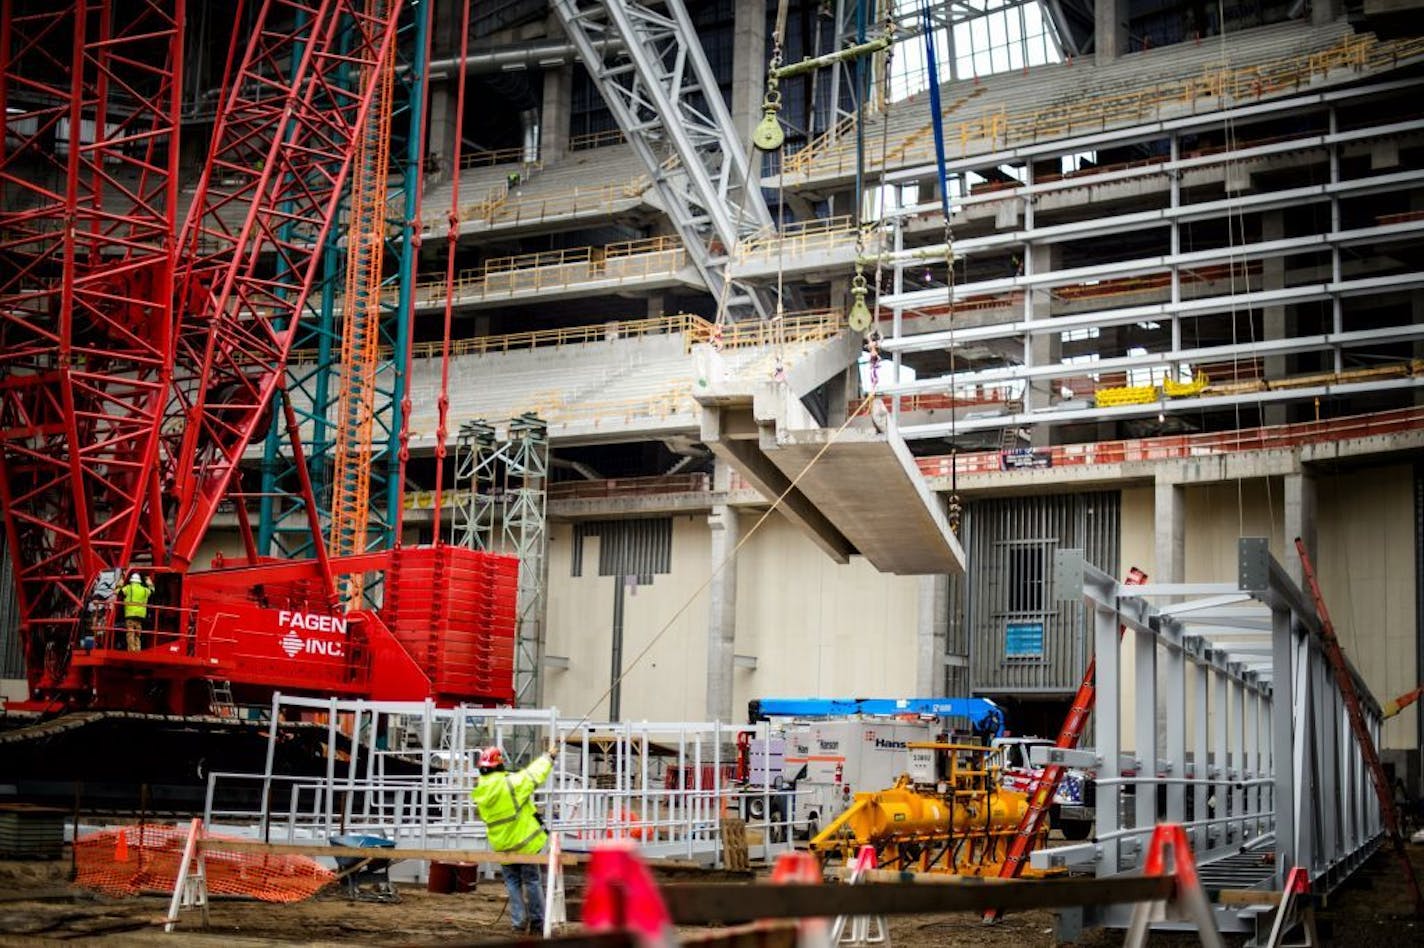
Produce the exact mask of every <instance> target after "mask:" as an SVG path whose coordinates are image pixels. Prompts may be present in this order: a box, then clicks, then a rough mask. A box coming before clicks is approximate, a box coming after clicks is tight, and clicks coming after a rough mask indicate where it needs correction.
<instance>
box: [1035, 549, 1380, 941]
mask: <svg viewBox="0 0 1424 948" xmlns="http://www.w3.org/2000/svg"><path fill="white" fill-rule="evenodd" d="M1239 544H1240V549H1239V556H1238V564H1239V575H1238V577H1237V581H1236V582H1234V583H1192V584H1186V583H1178V584H1149V585H1146V586H1132V587H1127V586H1125V585H1123V584H1120V583H1118V582H1117V581H1116V580H1114V579H1113V578H1112V577H1111V576H1109V575H1107V574H1106V573H1103V572H1101V571H1099V570H1097V569H1096V568H1094V567H1092V566H1090V565H1087V564H1085V563H1084V561H1083V559H1082V555H1081V554H1080V553H1077V552H1076V551H1064V552H1062V553H1060V554H1059V556H1058V558H1057V560H1056V561H1055V564H1054V585H1055V589H1056V590H1057V591H1058V594H1059V595H1060V596H1061V597H1063V598H1076V594H1078V593H1079V591H1081V596H1082V601H1083V602H1084V604H1085V605H1086V606H1087V608H1088V610H1089V612H1090V614H1091V616H1092V622H1093V628H1094V643H1095V647H1096V653H1097V706H1096V708H1095V710H1094V715H1093V721H1094V731H1095V733H1096V741H1097V746H1096V747H1095V748H1094V749H1091V750H1084V751H1056V750H1054V751H1051V753H1056V754H1057V755H1058V758H1057V760H1058V762H1062V763H1067V764H1069V765H1079V766H1091V767H1094V768H1096V770H1097V774H1098V778H1097V828H1096V832H1095V834H1094V841H1093V842H1091V843H1084V844H1081V845H1069V846H1065V847H1061V848H1058V849H1051V850H1044V851H1040V852H1036V853H1034V854H1033V856H1032V862H1033V864H1034V865H1035V866H1038V867H1041V868H1047V867H1056V866H1065V865H1086V864H1091V865H1092V866H1093V867H1094V872H1095V873H1096V874H1097V875H1098V876H1100V877H1103V876H1117V875H1119V874H1130V873H1132V872H1133V871H1135V870H1137V869H1138V868H1139V867H1140V862H1141V856H1142V851H1143V848H1144V844H1145V842H1146V839H1147V837H1148V836H1149V835H1150V834H1151V832H1152V829H1153V827H1154V826H1155V824H1157V823H1159V822H1162V821H1167V822H1177V823H1182V824H1183V825H1184V826H1185V827H1187V829H1188V832H1189V834H1190V836H1191V842H1192V848H1193V850H1194V851H1195V853H1196V857H1197V863H1198V866H1199V867H1200V873H1201V876H1202V879H1203V882H1204V883H1205V884H1206V885H1207V886H1208V888H1214V889H1218V890H1221V889H1232V890H1236V889H1258V890H1275V891H1279V890H1281V889H1282V888H1283V887H1284V885H1285V881H1286V875H1287V874H1288V873H1289V872H1290V870H1291V869H1292V868H1293V867H1296V866H1299V867H1302V868H1304V869H1305V870H1306V871H1307V872H1308V874H1309V876H1310V882H1311V891H1312V892H1314V893H1324V892H1329V891H1330V890H1331V889H1332V888H1334V887H1335V886H1336V885H1338V884H1339V883H1340V882H1341V881H1343V880H1344V879H1345V878H1346V877H1347V876H1348V875H1349V874H1350V873H1351V872H1353V871H1354V870H1355V869H1356V868H1358V867H1359V866H1360V865H1361V864H1362V863H1363V862H1364V860H1365V859H1366V858H1368V856H1369V855H1370V854H1371V853H1372V852H1373V851H1374V849H1375V848H1376V847H1377V846H1378V845H1379V843H1380V841H1381V838H1382V824H1381V820H1380V812H1379V801H1378V799H1377V798H1376V797H1375V795H1374V793H1373V790H1372V788H1371V786H1370V783H1369V775H1368V774H1367V773H1366V772H1365V767H1364V762H1363V758H1362V756H1361V755H1360V753H1359V750H1358V748H1357V746H1356V744H1355V741H1354V738H1353V736H1352V734H1351V733H1350V730H1349V726H1348V724H1347V722H1346V719H1345V707H1344V704H1343V702H1342V698H1341V694H1340V691H1339V689H1338V687H1337V685H1336V683H1335V679H1334V677H1333V676H1332V674H1331V671H1330V668H1329V665H1328V662H1327V659H1326V656H1325V654H1324V652H1323V650H1322V647H1321V638H1320V620H1319V618H1318V616H1317V615H1316V612H1315V610H1314V608H1313V607H1312V606H1311V604H1310V603H1309V602H1308V601H1307V600H1306V599H1305V598H1304V596H1303V595H1302V594H1301V592H1300V590H1299V588H1298V587H1296V586H1295V584H1294V583H1292V582H1291V580H1290V579H1289V578H1288V577H1287V576H1286V573H1285V570H1284V569H1283V568H1282V567H1281V565H1280V564H1279V563H1277V562H1276V560H1275V559H1274V558H1273V557H1272V556H1271V554H1270V550H1269V546H1268V544H1267V541H1266V540H1264V539H1256V538H1243V539H1242V540H1240V541H1239ZM1189 596H1192V597H1199V598H1195V599H1188V600H1184V599H1183V597H1189ZM1148 600H1156V601H1158V602H1163V601H1164V600H1165V603H1164V604H1162V605H1157V606H1152V605H1149V604H1148ZM1119 624H1121V625H1122V626H1124V627H1125V629H1126V632H1125V635H1124V640H1125V641H1126V640H1130V641H1131V642H1132V652H1131V654H1132V660H1131V662H1130V663H1127V662H1124V660H1123V658H1122V655H1123V653H1122V652H1120V651H1119V645H1118V627H1119ZM1350 673H1351V675H1352V676H1353V678H1354V680H1355V684H1356V687H1357V688H1358V689H1359V692H1360V695H1361V699H1362V700H1361V703H1362V705H1363V707H1364V713H1365V716H1366V718H1367V720H1368V722H1369V723H1368V727H1369V730H1370V733H1371V735H1372V737H1373V739H1374V741H1375V742H1376V743H1378V741H1379V731H1380V723H1381V712H1380V708H1379V705H1378V704H1377V703H1376V702H1375V701H1374V699H1373V698H1372V697H1370V693H1369V690H1368V689H1367V688H1366V687H1365V685H1364V682H1363V680H1362V679H1361V678H1360V676H1359V674H1358V673H1357V672H1355V670H1354V669H1353V668H1352V669H1351V670H1350ZM1124 724H1126V725H1127V727H1129V728H1130V730H1129V731H1128V733H1130V734H1131V735H1132V738H1131V744H1132V747H1133V749H1132V750H1130V751H1124V747H1123V743H1122V741H1121V739H1120V735H1121V734H1122V728H1123V726H1124ZM1228 901H1230V902H1231V903H1232V904H1228ZM1265 901H1266V900H1265V899H1263V900H1262V903H1263V904H1264V903H1265ZM1215 910H1216V913H1217V921H1218V924H1219V925H1220V927H1221V930H1222V931H1223V932H1229V931H1234V932H1250V931H1255V926H1256V925H1257V923H1258V922H1260V923H1267V922H1269V921H1270V919H1269V916H1268V915H1267V914H1265V913H1264V910H1263V909H1262V906H1261V905H1255V906H1253V905H1251V904H1250V903H1249V899H1247V900H1241V899H1234V900H1223V901H1222V902H1221V903H1220V904H1218V905H1216V909H1215ZM1098 911H1099V912H1100V914H1099V915H1097V916H1094V917H1090V918H1088V919H1086V921H1087V923H1088V924H1105V925H1109V926H1114V927H1123V926H1125V925H1126V924H1127V921H1128V919H1127V916H1126V913H1125V911H1124V910H1122V909H1120V908H1106V909H1101V910H1098Z"/></svg>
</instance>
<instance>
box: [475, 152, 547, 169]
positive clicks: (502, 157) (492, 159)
mask: <svg viewBox="0 0 1424 948" xmlns="http://www.w3.org/2000/svg"><path fill="white" fill-rule="evenodd" d="M521 163H522V164H526V165H531V166H533V167H538V166H539V163H538V162H526V161H524V149H523V148H497V149H494V150H492V151H475V152H470V153H469V154H467V155H462V156H460V167H461V168H488V167H490V166H491V165H508V164H521Z"/></svg>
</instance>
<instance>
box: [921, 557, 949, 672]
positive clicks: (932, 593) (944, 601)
mask: <svg viewBox="0 0 1424 948" xmlns="http://www.w3.org/2000/svg"><path fill="white" fill-rule="evenodd" d="M918 598H919V629H918V632H917V634H916V636H915V646H916V653H917V655H916V659H915V694H916V695H920V696H923V697H926V698H932V697H935V696H936V695H942V694H944V693H945V675H944V657H945V642H946V639H947V638H948V636H949V577H948V576H921V577H920V578H919V597H918Z"/></svg>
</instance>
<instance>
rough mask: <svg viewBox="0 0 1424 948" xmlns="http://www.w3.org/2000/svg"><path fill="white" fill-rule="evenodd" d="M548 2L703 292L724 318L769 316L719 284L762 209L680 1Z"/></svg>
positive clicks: (748, 293)
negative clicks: (721, 303) (717, 302)
mask: <svg viewBox="0 0 1424 948" xmlns="http://www.w3.org/2000/svg"><path fill="white" fill-rule="evenodd" d="M552 5H553V7H554V10H555V12H556V13H557V14H558V16H559V20H560V21H561V22H562V23H563V26H564V30H565V32H567V33H568V35H569V38H570V39H571V40H572V41H573V44H574V48H575V49H576V50H577V51H578V54H579V58H580V59H582V60H583V64H584V66H585V68H587V69H588V73H589V75H590V76H591V77H592V78H593V81H594V82H595V83H596V84H597V85H598V89H599V92H600V93H602V95H603V99H604V101H605V102H606V103H607V104H608V108H609V111H610V112H612V113H613V117H614V119H615V120H616V121H617V122H618V127H619V128H620V129H622V131H623V134H624V135H625V136H626V137H627V139H628V141H629V142H630V143H631V144H632V146H633V151H634V152H635V153H636V154H637V156H638V159H639V160H640V161H641V162H642V163H643V166H644V168H645V170H646V171H647V172H648V174H649V176H650V177H651V178H652V180H653V185H654V187H656V188H657V192H658V196H659V197H660V198H661V200H662V203H663V206H664V208H665V209H666V211H667V214H668V216H669V217H670V218H672V221H673V224H674V226H676V227H677V230H678V234H679V236H681V237H682V241H683V244H684V245H685V246H686V247H687V253H688V257H689V258H690V259H691V260H692V262H693V265H694V266H695V267H696V268H697V270H698V272H699V273H700V274H701V276H702V278H703V280H704V281H705V282H706V284H707V288H708V290H709V291H710V292H711V293H712V294H713V296H715V297H718V298H719V299H721V298H722V297H723V295H724V294H725V295H726V308H727V312H728V313H729V314H730V317H731V318H733V319H735V318H738V317H739V316H750V315H752V313H753V311H755V312H759V313H760V314H761V315H763V316H768V315H770V307H769V306H768V305H767V300H766V299H764V298H763V292H762V291H761V290H757V289H754V288H747V289H744V290H740V291H735V292H734V291H732V290H731V289H730V288H728V287H725V286H724V284H725V282H726V280H727V277H726V272H725V271H726V264H727V257H728V255H729V254H730V253H731V252H732V250H733V248H734V247H735V246H736V245H737V242H738V241H739V240H740V239H741V238H743V237H746V236H749V235H750V234H752V233H755V232H757V231H759V230H760V231H765V230H768V229H770V228H771V226H772V220H771V212H770V211H768V210H767V207H766V202H765V200H764V199H763V197H762V193H761V187H760V185H759V183H758V181H757V180H756V178H755V176H752V175H751V172H750V169H749V167H748V161H747V156H746V154H745V153H744V152H743V151H742V146H741V142H742V140H743V139H742V136H741V135H740V134H738V131H737V128H736V126H735V125H734V124H733V123H732V118H731V115H730V114H729V113H728V111H727V106H726V103H725V102H724V101H723V100H722V93H721V89H720V88H719V87H718V85H717V79H716V76H715V75H714V74H713V73H712V69H711V67H710V66H709V65H708V63H707V58H706V56H705V55H704V53H703V51H702V44H701V41H700V40H699V39H698V36H697V31H696V30H695V29H694V28H693V25H692V20H691V18H690V17H689V16H688V14H687V9H686V7H685V6H684V5H683V2H682V0H663V2H662V3H658V4H654V3H652V2H649V3H641V2H636V0H553V4H552ZM610 41H612V42H610Z"/></svg>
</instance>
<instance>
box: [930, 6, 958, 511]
mask: <svg viewBox="0 0 1424 948" xmlns="http://www.w3.org/2000/svg"><path fill="white" fill-rule="evenodd" d="M924 22H925V61H926V64H927V65H928V67H929V85H930V113H931V114H930V125H931V126H933V128H934V144H935V167H936V169H937V170H938V171H939V206H940V211H941V212H942V213H943V214H944V262H945V269H946V270H947V271H948V273H947V274H946V275H945V289H946V293H947V294H948V304H949V305H948V308H947V312H946V315H945V321H946V328H947V330H948V341H949V346H948V348H949V528H950V530H951V531H953V533H954V534H955V536H958V535H959V521H960V516H961V514H962V512H963V508H962V506H961V505H960V502H959V430H958V420H959V406H958V405H957V404H956V403H955V398H954V377H955V371H956V370H955V355H954V353H955V345H954V264H955V259H954V228H953V226H952V225H951V224H950V206H949V169H948V167H947V165H946V163H945V160H944V114H943V112H942V111H941V109H940V97H939V55H938V53H937V51H936V48H935V39H934V35H935V29H936V27H935V23H934V17H933V16H932V15H931V13H930V5H929V4H928V3H926V5H925V7H924Z"/></svg>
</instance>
